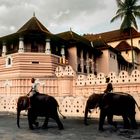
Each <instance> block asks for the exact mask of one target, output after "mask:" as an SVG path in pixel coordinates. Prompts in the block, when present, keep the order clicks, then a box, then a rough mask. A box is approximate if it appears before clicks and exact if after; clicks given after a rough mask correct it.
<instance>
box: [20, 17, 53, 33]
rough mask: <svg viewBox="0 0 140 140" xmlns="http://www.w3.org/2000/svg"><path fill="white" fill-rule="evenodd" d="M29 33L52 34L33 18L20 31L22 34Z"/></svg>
mask: <svg viewBox="0 0 140 140" xmlns="http://www.w3.org/2000/svg"><path fill="white" fill-rule="evenodd" d="M29 31H38V32H45V33H48V34H51V33H50V31H49V30H48V29H46V27H45V26H44V25H43V24H42V23H41V22H40V21H39V20H38V19H37V18H36V17H35V16H33V17H32V18H31V19H30V20H29V21H27V22H26V23H25V24H24V25H23V26H22V27H21V28H20V29H19V30H18V31H17V33H21V32H29Z"/></svg>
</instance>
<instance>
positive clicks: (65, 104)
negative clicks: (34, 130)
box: [0, 95, 140, 120]
mask: <svg viewBox="0 0 140 140" xmlns="http://www.w3.org/2000/svg"><path fill="white" fill-rule="evenodd" d="M18 97H19V96H17V95H12V96H5V95H0V112H9V113H16V108H17V99H18ZM138 98H139V99H140V97H138ZM56 100H57V101H58V103H59V109H60V111H61V113H62V114H63V115H65V116H69V117H84V111H85V105H86V100H87V98H85V97H82V96H81V97H73V96H66V97H56ZM137 103H138V105H139V106H140V102H137ZM99 112H100V111H99V109H97V110H93V112H92V114H91V117H93V118H98V117H99ZM136 119H137V120H140V111H139V110H138V108H137V107H136Z"/></svg>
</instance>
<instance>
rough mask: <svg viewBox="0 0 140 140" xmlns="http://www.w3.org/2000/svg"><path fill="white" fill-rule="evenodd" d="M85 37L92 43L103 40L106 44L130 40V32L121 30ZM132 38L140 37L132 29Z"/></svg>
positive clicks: (139, 34)
mask: <svg viewBox="0 0 140 140" xmlns="http://www.w3.org/2000/svg"><path fill="white" fill-rule="evenodd" d="M83 36H84V37H85V38H86V39H88V40H90V41H93V40H96V39H99V38H102V39H103V40H104V41H105V42H106V43H108V42H113V41H120V40H125V39H129V38H130V35H129V32H128V31H127V30H126V31H125V32H122V31H121V30H120V29H119V30H114V31H109V32H104V33H99V34H84V35H83ZM132 36H133V38H136V37H140V33H139V32H137V31H136V30H135V29H134V28H132Z"/></svg>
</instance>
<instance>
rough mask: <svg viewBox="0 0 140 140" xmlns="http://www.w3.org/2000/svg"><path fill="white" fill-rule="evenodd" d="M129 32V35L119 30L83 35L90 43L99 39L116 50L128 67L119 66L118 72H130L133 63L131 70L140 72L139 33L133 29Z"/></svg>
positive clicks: (126, 31) (127, 32)
mask: <svg viewBox="0 0 140 140" xmlns="http://www.w3.org/2000/svg"><path fill="white" fill-rule="evenodd" d="M131 31H132V33H131V35H130V32H129V31H128V30H125V31H123V32H122V31H121V30H114V31H109V32H104V33H99V34H85V35H84V37H85V38H86V39H88V40H90V41H95V40H99V39H100V40H102V41H104V42H105V43H106V44H108V45H109V46H111V47H112V48H114V49H116V50H118V52H120V54H121V55H122V57H123V58H124V59H125V60H126V61H127V62H128V65H129V66H127V65H119V69H120V70H127V71H131V70H132V63H134V67H133V69H139V70H140V33H139V32H138V31H137V30H135V29H134V28H131ZM131 38H132V40H131ZM132 52H133V53H132Z"/></svg>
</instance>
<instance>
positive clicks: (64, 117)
mask: <svg viewBox="0 0 140 140" xmlns="http://www.w3.org/2000/svg"><path fill="white" fill-rule="evenodd" d="M57 110H58V112H59V114H60V115H61V116H62V117H63V119H66V116H64V115H63V114H62V113H61V111H60V109H59V106H58V107H57Z"/></svg>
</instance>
